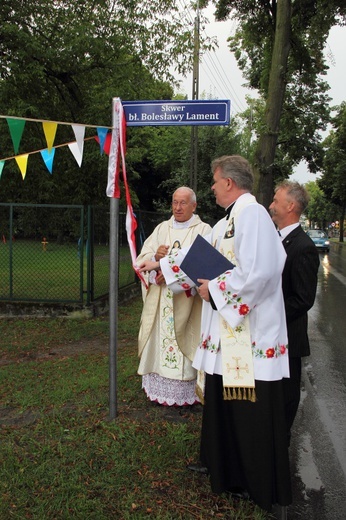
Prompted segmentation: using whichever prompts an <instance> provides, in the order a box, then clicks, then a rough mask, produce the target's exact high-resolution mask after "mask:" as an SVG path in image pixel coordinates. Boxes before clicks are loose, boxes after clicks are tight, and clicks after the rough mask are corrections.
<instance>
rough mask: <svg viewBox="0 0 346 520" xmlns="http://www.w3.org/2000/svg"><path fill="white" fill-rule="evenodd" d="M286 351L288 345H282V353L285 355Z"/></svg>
mask: <svg viewBox="0 0 346 520" xmlns="http://www.w3.org/2000/svg"><path fill="white" fill-rule="evenodd" d="M285 352H286V345H280V353H281V354H282V355H283V354H285Z"/></svg>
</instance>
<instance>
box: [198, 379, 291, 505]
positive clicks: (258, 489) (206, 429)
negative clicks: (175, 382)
mask: <svg viewBox="0 0 346 520" xmlns="http://www.w3.org/2000/svg"><path fill="white" fill-rule="evenodd" d="M282 383H283V382H282V381H255V385H256V396H257V399H256V402H255V403H253V402H250V401H242V400H239V401H238V400H233V401H225V400H224V399H223V385H222V377H221V376H219V375H212V376H211V375H208V374H207V375H206V388H205V402H204V406H203V420H202V434H201V452H200V459H201V463H202V464H203V465H204V466H206V467H207V468H208V470H209V474H210V483H211V488H212V491H213V492H214V493H223V492H227V491H232V490H234V489H235V488H238V489H239V488H241V489H243V490H246V491H247V492H248V493H249V494H250V498H251V499H252V500H253V501H254V502H255V503H256V504H257V505H259V506H260V507H262V509H265V510H266V511H271V507H272V504H280V505H283V506H286V505H289V504H290V503H291V500H292V497H291V478H290V468H289V457H288V444H287V433H286V432H287V428H286V419H285V408H284V391H283V384H282Z"/></svg>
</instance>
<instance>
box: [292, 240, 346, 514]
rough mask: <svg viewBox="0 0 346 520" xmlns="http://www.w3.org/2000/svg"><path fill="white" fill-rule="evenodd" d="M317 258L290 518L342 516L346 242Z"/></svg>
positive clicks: (345, 494) (345, 487) (345, 490)
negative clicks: (315, 294)
mask: <svg viewBox="0 0 346 520" xmlns="http://www.w3.org/2000/svg"><path fill="white" fill-rule="evenodd" d="M320 261H321V265H320V268H319V277H318V288H317V296H316V301H315V305H314V307H313V309H311V311H310V312H309V337H310V344H311V355H310V356H309V357H307V358H304V359H303V364H302V368H303V370H302V398H301V404H300V407H299V410H298V414H297V417H296V420H295V424H294V431H293V434H292V441H291V447H290V457H291V471H292V485H293V504H292V505H291V506H290V507H289V508H288V520H296V519H297V520H298V519H301V520H346V244H345V245H344V246H342V245H340V244H332V246H331V250H330V252H329V254H325V253H320Z"/></svg>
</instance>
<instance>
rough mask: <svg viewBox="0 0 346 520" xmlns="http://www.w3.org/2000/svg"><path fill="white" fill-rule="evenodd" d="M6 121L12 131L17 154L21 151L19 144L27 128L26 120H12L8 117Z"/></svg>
mask: <svg viewBox="0 0 346 520" xmlns="http://www.w3.org/2000/svg"><path fill="white" fill-rule="evenodd" d="M6 121H7V124H8V127H9V129H10V134H11V139H12V143H13V148H14V153H15V154H17V153H18V150H19V143H20V140H21V138H22V134H23V130H24V126H25V119H12V118H10V117H7V118H6Z"/></svg>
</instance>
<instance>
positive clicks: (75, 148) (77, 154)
mask: <svg viewBox="0 0 346 520" xmlns="http://www.w3.org/2000/svg"><path fill="white" fill-rule="evenodd" d="M68 147H69V149H70V150H71V152H72V154H73V156H74V158H75V159H76V161H77V164H78V166H79V167H80V166H81V164H82V160H83V150H82V151H81V150H80V148H79V146H78V143H69V145H68Z"/></svg>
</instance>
